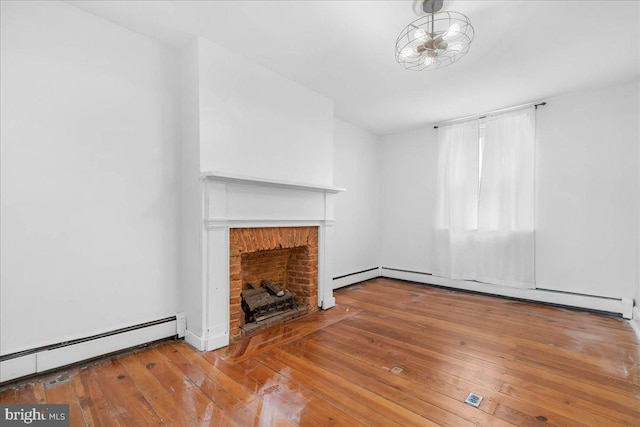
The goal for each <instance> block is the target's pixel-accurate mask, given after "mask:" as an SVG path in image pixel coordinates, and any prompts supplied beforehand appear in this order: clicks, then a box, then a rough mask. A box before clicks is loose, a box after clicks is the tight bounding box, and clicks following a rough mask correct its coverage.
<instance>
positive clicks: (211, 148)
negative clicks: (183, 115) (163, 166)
mask: <svg viewBox="0 0 640 427" xmlns="http://www.w3.org/2000/svg"><path fill="white" fill-rule="evenodd" d="M198 45H199V53H200V64H199V67H200V115H201V120H200V150H201V158H200V167H201V170H202V171H216V172H226V173H230V174H236V175H245V176H250V177H258V178H270V179H277V180H285V181H294V182H302V183H310V184H319V185H331V184H332V180H333V101H331V100H330V99H328V98H325V97H323V96H320V95H318V94H317V93H315V92H313V91H311V90H309V89H307V88H305V87H303V86H301V85H299V84H297V83H295V82H293V81H291V80H288V79H286V78H284V77H282V76H280V75H279V74H276V73H275V72H273V71H271V70H269V69H267V68H265V67H263V66H261V65H259V64H257V63H255V62H252V61H250V60H249V59H247V58H245V57H243V56H241V55H239V54H237V53H235V52H232V51H230V50H227V49H224V48H222V47H220V46H218V45H216V44H215V43H212V42H210V41H208V40H206V39H202V38H201V39H199V43H198Z"/></svg>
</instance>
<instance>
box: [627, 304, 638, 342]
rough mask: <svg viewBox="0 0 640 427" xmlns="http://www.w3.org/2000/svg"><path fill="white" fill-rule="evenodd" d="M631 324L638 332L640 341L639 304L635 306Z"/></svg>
mask: <svg viewBox="0 0 640 427" xmlns="http://www.w3.org/2000/svg"><path fill="white" fill-rule="evenodd" d="M629 324H630V325H631V328H632V329H633V330H634V332H635V333H636V337H637V338H638V341H640V309H639V308H638V306H635V307H633V319H631V320H629Z"/></svg>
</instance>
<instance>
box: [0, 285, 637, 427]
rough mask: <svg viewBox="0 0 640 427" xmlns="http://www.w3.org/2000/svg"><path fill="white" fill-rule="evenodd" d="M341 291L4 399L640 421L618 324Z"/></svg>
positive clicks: (147, 420)
mask: <svg viewBox="0 0 640 427" xmlns="http://www.w3.org/2000/svg"><path fill="white" fill-rule="evenodd" d="M334 295H335V297H336V301H337V305H336V307H334V308H332V309H330V310H326V311H320V312H318V313H313V314H311V315H309V316H306V317H303V318H299V319H295V320H292V321H290V322H287V323H285V324H283V325H280V326H277V327H275V328H271V329H268V330H265V331H262V332H260V333H258V334H256V335H254V336H251V337H248V338H245V339H243V340H239V341H237V342H235V343H232V345H231V346H229V347H228V348H224V349H219V350H216V351H213V352H200V351H197V350H195V349H193V348H192V347H190V346H188V345H187V344H185V343H184V342H179V341H178V342H167V343H163V344H159V345H154V346H151V347H149V348H146V349H141V350H136V351H132V352H129V353H125V354H122V355H120V356H118V357H115V358H114V357H109V358H105V359H103V360H101V361H98V362H92V363H91V364H88V365H85V366H81V367H76V368H71V369H67V370H65V371H61V372H58V373H53V374H47V375H44V376H41V377H36V378H34V379H31V380H29V381H24V382H20V383H17V384H10V385H4V386H0V403H2V404H6V403H68V404H69V407H70V414H71V425H73V426H103V425H105V426H110V425H135V426H138V425H164V426H189V427H191V426H200V425H215V426H234V425H237V426H243V427H244V426H256V427H258V426H260V427H263V426H265V427H266V426H287V427H293V426H305V427H306V426H326V425H336V426H349V427H351V426H364V425H366V426H373V427H398V426H438V425H450V426H467V425H468V426H472V425H474V426H476V425H477V426H501V427H509V426H514V425H515V426H558V427H565V426H590V427H596V426H597V427H600V426H604V427H609V426H631V427H639V426H640V422H638V420H640V340H638V339H637V337H636V336H635V334H634V332H633V330H632V329H631V327H630V326H629V324H628V322H626V321H624V320H622V319H619V318H615V317H612V316H605V315H600V314H597V313H591V312H584V311H577V310H571V309H567V308H558V307H551V306H545V305H539V304H533V303H528V302H525V301H516V300H510V299H505V298H496V297H492V296H487V295H481V294H474V293H468V292H462V291H459V290H451V289H443V288H439V287H434V286H428V285H418V284H415V283H410V282H403V281H399V280H393V279H385V278H379V279H373V280H369V281H367V282H363V283H361V284H357V285H354V286H350V287H346V288H343V289H340V290H337V291H335V294H334ZM471 391H473V392H475V393H477V394H480V395H482V396H483V401H482V403H481V404H480V407H479V408H474V407H471V406H469V405H467V404H465V403H463V401H464V398H465V396H466V395H467V394H468V393H469V392H471Z"/></svg>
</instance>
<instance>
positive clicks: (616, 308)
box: [382, 267, 629, 315]
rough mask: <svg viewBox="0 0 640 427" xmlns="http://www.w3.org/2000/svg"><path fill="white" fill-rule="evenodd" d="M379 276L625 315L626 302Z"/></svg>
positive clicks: (415, 276)
mask: <svg viewBox="0 0 640 427" xmlns="http://www.w3.org/2000/svg"><path fill="white" fill-rule="evenodd" d="M382 276H384V277H389V278H393V279H401V280H409V281H412V282H418V283H425V284H430V285H439V286H446V287H448V288H455V289H463V290H467V291H475V292H482V293H487V294H493V295H500V296H505V297H510V298H519V299H524V300H530V301H538V302H545V303H549V304H558V305H566V306H570V307H577V308H586V309H589V310H597V311H605V312H609V313H617V314H621V315H624V314H627V313H628V312H629V310H628V307H627V306H628V301H626V299H625V301H624V302H623V299H615V298H604V297H597V296H590V295H577V294H570V293H563V292H555V291H548V290H543V289H521V288H512V287H509V286H499V285H491V284H488V283H480V282H468V281H465V280H452V279H447V278H444V277H438V276H432V275H429V274H424V273H417V272H408V271H399V270H393V269H387V268H384V267H383V268H382Z"/></svg>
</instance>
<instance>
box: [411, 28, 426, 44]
mask: <svg viewBox="0 0 640 427" xmlns="http://www.w3.org/2000/svg"><path fill="white" fill-rule="evenodd" d="M413 38H414V39H417V40H420V41H421V42H423V43H424V42H425V41H426V40H427V32H426V31H425V30H423V29H422V28H418V29H417V30H415V31H414V32H413Z"/></svg>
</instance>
